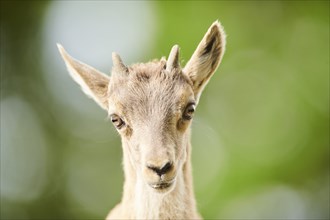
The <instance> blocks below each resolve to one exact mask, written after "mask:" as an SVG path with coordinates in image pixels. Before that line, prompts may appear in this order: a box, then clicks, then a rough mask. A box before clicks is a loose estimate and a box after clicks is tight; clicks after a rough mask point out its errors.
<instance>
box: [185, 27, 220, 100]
mask: <svg viewBox="0 0 330 220" xmlns="http://www.w3.org/2000/svg"><path fill="white" fill-rule="evenodd" d="M225 45H226V35H225V32H224V30H223V28H222V26H221V25H220V23H219V21H215V22H214V23H213V24H212V25H211V27H210V28H209V29H208V31H207V32H206V34H205V35H204V37H203V39H202V41H201V42H200V43H199V45H198V47H197V49H196V50H195V52H194V54H193V55H192V57H191V58H190V60H189V61H188V63H187V64H186V66H185V67H184V69H183V73H184V74H187V75H188V76H189V78H190V79H191V81H192V83H193V90H194V94H195V99H196V101H198V99H199V97H200V95H201V93H202V91H203V89H204V87H205V85H206V84H207V83H208V81H209V79H210V78H211V76H212V75H213V73H214V72H215V70H216V69H217V68H218V66H219V64H220V61H221V59H222V56H223V54H224V52H225Z"/></svg>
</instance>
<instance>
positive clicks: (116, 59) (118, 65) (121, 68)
mask: <svg viewBox="0 0 330 220" xmlns="http://www.w3.org/2000/svg"><path fill="white" fill-rule="evenodd" d="M112 63H113V68H114V69H116V70H117V71H118V72H126V73H127V72H128V68H127V66H125V64H124V63H123V61H122V60H121V58H120V56H119V55H118V54H117V53H115V52H113V53H112Z"/></svg>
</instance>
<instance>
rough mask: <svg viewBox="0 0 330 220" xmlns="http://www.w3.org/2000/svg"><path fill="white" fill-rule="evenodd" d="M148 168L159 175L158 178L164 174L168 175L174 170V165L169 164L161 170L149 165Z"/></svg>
mask: <svg viewBox="0 0 330 220" xmlns="http://www.w3.org/2000/svg"><path fill="white" fill-rule="evenodd" d="M147 167H148V168H149V169H150V170H152V171H154V172H155V173H157V175H158V176H162V175H163V174H165V173H167V172H168V171H169V170H170V169H171V168H172V163H170V162H167V163H166V164H165V165H164V166H162V167H161V168H159V167H156V166H153V165H147Z"/></svg>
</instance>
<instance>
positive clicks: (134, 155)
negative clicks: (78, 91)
mask: <svg viewBox="0 0 330 220" xmlns="http://www.w3.org/2000/svg"><path fill="white" fill-rule="evenodd" d="M172 52H173V53H175V54H171V55H175V56H177V55H178V50H177V47H176V46H175V47H174V48H173V50H172ZM171 55H170V56H171ZM114 59H116V55H114ZM175 62H176V64H175V65H177V66H176V67H173V68H172V67H171V65H172V64H171V63H169V62H166V61H165V60H164V59H163V60H161V61H155V62H151V63H146V64H136V65H133V66H131V67H128V68H127V67H124V66H123V68H117V67H116V66H115V67H114V69H113V71H112V77H111V81H110V86H109V108H108V112H109V115H110V117H111V120H112V122H113V123H114V125H115V127H116V128H117V130H118V132H119V133H120V135H121V137H122V141H123V142H124V143H125V144H124V145H123V146H124V147H126V148H127V149H124V150H125V152H127V153H128V154H129V161H130V163H131V164H132V166H133V167H134V168H135V171H136V172H137V173H136V175H137V176H141V177H143V179H144V180H145V182H146V183H147V184H148V185H149V186H151V187H152V188H154V189H155V190H156V191H159V192H164V191H167V190H169V189H170V188H171V186H173V185H174V182H175V178H176V175H177V171H178V170H180V169H181V167H182V164H183V163H184V162H185V158H186V141H185V138H187V137H185V134H186V133H187V132H186V130H187V128H188V127H189V125H190V122H191V119H192V116H193V113H194V109H195V106H196V100H195V97H194V93H193V89H192V82H191V80H190V79H189V78H188V77H187V75H185V74H183V73H182V70H181V68H180V66H179V65H178V59H176V60H175Z"/></svg>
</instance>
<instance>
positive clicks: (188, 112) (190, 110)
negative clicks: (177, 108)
mask: <svg viewBox="0 0 330 220" xmlns="http://www.w3.org/2000/svg"><path fill="white" fill-rule="evenodd" d="M194 112H195V103H189V104H188V105H187V107H186V109H185V110H184V112H183V115H182V118H183V119H185V120H191V119H192V117H193V115H194Z"/></svg>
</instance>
